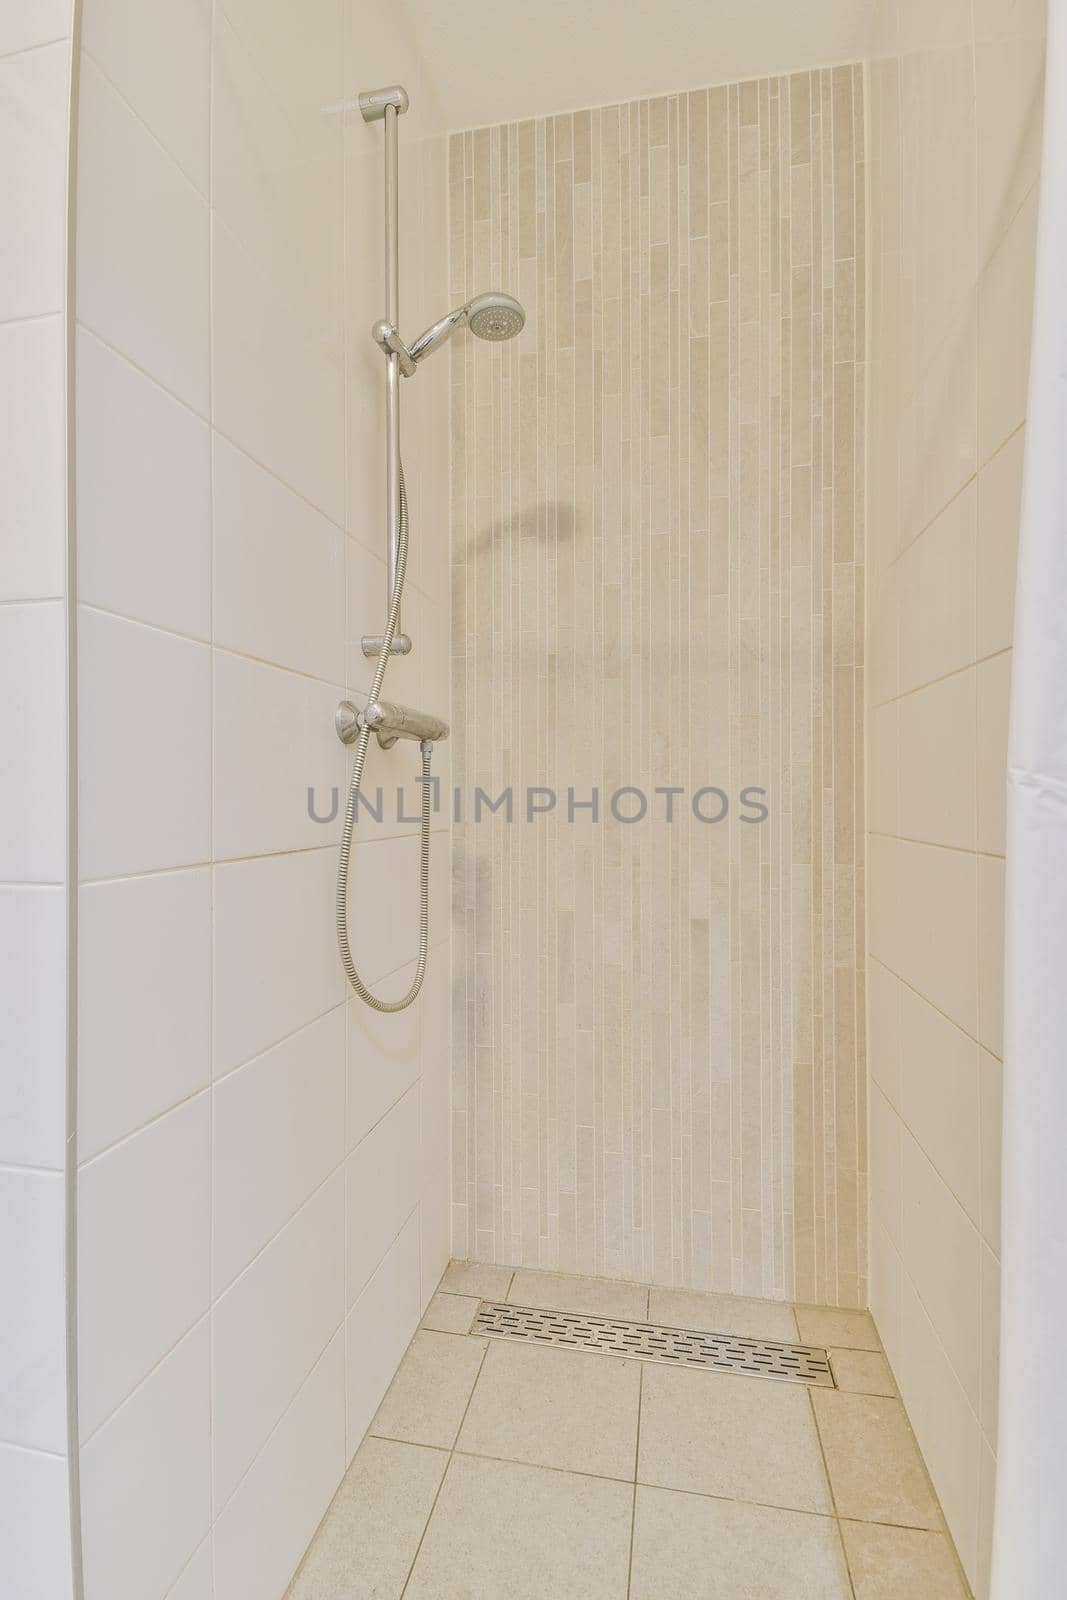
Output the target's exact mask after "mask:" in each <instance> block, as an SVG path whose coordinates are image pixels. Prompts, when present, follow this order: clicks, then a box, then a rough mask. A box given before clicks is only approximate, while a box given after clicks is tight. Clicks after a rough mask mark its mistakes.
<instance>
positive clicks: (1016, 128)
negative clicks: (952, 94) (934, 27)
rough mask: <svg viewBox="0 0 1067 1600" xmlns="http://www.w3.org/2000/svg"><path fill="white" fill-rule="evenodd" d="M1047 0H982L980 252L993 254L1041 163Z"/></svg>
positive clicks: (978, 22) (977, 71) (978, 55)
mask: <svg viewBox="0 0 1067 1600" xmlns="http://www.w3.org/2000/svg"><path fill="white" fill-rule="evenodd" d="M1046 14H1047V6H1046V5H1045V3H1044V0H976V3H975V7H974V34H975V42H974V76H975V98H976V106H977V124H978V176H979V185H978V203H979V233H978V253H979V259H980V260H981V261H986V260H988V258H989V255H990V254H991V252H992V250H993V249H994V248H995V246H996V244H997V241H998V240H999V239H1000V238H1001V236H1002V235H1003V233H1004V231H1005V229H1006V228H1007V227H1008V225H1009V224H1010V222H1011V220H1012V219H1013V218H1014V216H1015V215H1016V213H1017V211H1018V209H1019V206H1020V204H1021V203H1022V201H1023V199H1024V197H1025V196H1026V194H1027V193H1028V191H1029V190H1030V188H1031V187H1032V186H1033V184H1034V183H1035V182H1036V180H1037V177H1038V174H1039V171H1040V166H1041V130H1042V121H1043V116H1042V113H1043V109H1044V108H1043V104H1042V101H1043V90H1044V64H1045V22H1046Z"/></svg>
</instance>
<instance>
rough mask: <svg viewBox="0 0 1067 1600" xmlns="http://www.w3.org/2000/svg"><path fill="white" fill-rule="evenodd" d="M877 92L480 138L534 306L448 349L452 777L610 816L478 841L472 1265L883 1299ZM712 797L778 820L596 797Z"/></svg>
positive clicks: (470, 1035)
mask: <svg viewBox="0 0 1067 1600" xmlns="http://www.w3.org/2000/svg"><path fill="white" fill-rule="evenodd" d="M861 101H862V88H861V84H860V79H859V75H858V74H857V73H856V72H853V71H852V70H850V69H847V68H846V69H837V70H835V71H834V72H830V71H827V72H816V73H812V74H799V75H795V76H793V77H792V78H789V79H771V80H764V81H761V82H760V83H758V84H749V85H744V86H737V85H734V86H728V87H725V88H720V89H713V90H709V91H704V90H696V91H694V92H693V93H690V94H686V95H677V96H675V95H668V96H665V97H661V98H660V99H658V100H656V101H651V102H650V101H637V102H634V103H632V104H631V105H629V106H626V107H621V108H620V107H607V108H603V109H599V110H594V111H590V112H584V113H577V114H575V115H573V116H565V117H559V118H552V119H547V120H539V121H536V122H532V123H524V124H521V125H518V126H509V127H503V128H495V129H490V130H486V131H483V132H482V133H479V135H478V136H477V137H472V136H470V135H464V136H458V137H459V143H458V144H457V141H456V140H453V144H452V151H453V157H454V160H453V165H452V190H451V197H452V217H453V227H452V230H451V252H452V253H451V262H450V275H451V280H452V283H453V286H454V290H455V292H456V293H457V294H460V295H468V294H470V293H473V292H475V291H476V290H477V289H478V288H481V287H484V284H485V283H486V282H490V281H492V282H500V283H502V284H503V285H504V286H505V287H507V288H510V289H512V290H514V291H517V292H519V293H521V294H522V295H523V297H524V298H525V301H526V304H527V311H528V316H529V321H528V324H527V328H526V330H525V332H524V333H523V335H522V337H521V338H520V339H519V340H517V341H516V342H515V343H513V344H508V345H503V346H498V347H496V348H493V349H490V348H488V347H486V346H484V345H478V344H477V342H476V341H466V342H461V343H457V344H456V345H454V346H453V350H452V357H451V384H452V415H453V431H452V464H453V484H454V485H456V484H460V485H462V486H464V490H463V492H462V493H460V494H458V495H456V494H454V496H453V505H452V515H453V600H454V606H453V654H452V658H453V682H452V692H453V705H454V716H453V720H454V723H455V725H456V739H455V751H454V755H455V779H456V781H457V782H458V783H459V784H460V786H461V787H462V788H464V789H467V790H469V788H470V787H472V786H473V785H474V784H476V783H480V784H483V785H492V786H494V788H493V791H492V792H498V791H499V789H500V788H501V787H502V786H503V785H504V784H505V783H506V782H512V783H514V784H515V785H516V786H517V787H518V788H520V789H521V787H522V786H523V785H525V784H528V783H533V784H546V785H554V786H558V787H559V790H560V793H561V795H563V794H565V793H566V789H567V787H568V786H573V787H574V788H575V790H576V792H578V793H579V794H581V793H588V791H589V789H590V788H591V786H592V785H593V784H600V785H601V786H602V787H603V788H604V789H605V791H606V792H605V794H604V796H603V798H602V806H603V807H604V815H603V819H602V821H601V822H600V823H598V824H596V825H595V826H594V825H592V824H589V823H588V822H587V821H586V822H584V823H582V824H579V825H576V826H574V827H571V826H570V825H569V824H568V823H567V821H566V817H565V812H564V815H563V816H562V817H560V816H559V815H558V814H557V817H556V818H555V819H554V820H548V819H545V820H544V821H542V822H539V823H538V824H537V825H536V826H534V825H530V826H529V827H527V826H526V825H525V824H523V825H521V826H519V825H516V826H513V827H510V828H509V827H508V826H507V824H506V823H505V822H504V821H503V819H502V818H501V819H498V820H492V821H489V822H483V823H481V824H480V825H478V826H474V825H473V824H471V823H467V822H463V823H461V824H460V825H459V826H458V828H457V829H456V830H455V833H454V843H455V849H456V860H457V869H456V874H455V879H454V894H453V932H454V951H455V969H454V970H455V978H456V985H457V999H456V1005H455V1008H454V1016H453V1026H454V1041H455V1049H454V1056H453V1060H454V1104H455V1106H456V1115H455V1119H454V1122H455V1126H454V1146H453V1148H454V1155H455V1168H454V1203H455V1211H454V1221H455V1227H456V1230H457V1236H458V1242H457V1245H456V1248H458V1249H462V1250H463V1251H464V1252H465V1253H466V1254H468V1255H471V1256H473V1257H483V1258H486V1259H490V1260H496V1261H502V1260H503V1261H515V1262H519V1263H521V1264H522V1266H523V1267H525V1268H531V1269H533V1268H542V1269H545V1268H549V1269H551V1268H556V1269H564V1270H567V1271H579V1272H587V1273H596V1274H599V1275H601V1276H608V1277H614V1278H617V1279H621V1280H631V1281H638V1282H641V1281H644V1282H649V1281H652V1282H655V1283H656V1284H657V1285H661V1286H663V1287H670V1288H679V1289H701V1290H707V1289H714V1290H717V1291H730V1292H734V1293H741V1294H744V1295H747V1296H749V1297H759V1298H763V1299H767V1298H770V1299H777V1300H779V1301H789V1300H790V1299H792V1298H793V1297H794V1295H796V1294H800V1295H802V1296H803V1297H804V1298H806V1299H812V1300H814V1299H825V1300H828V1301H832V1302H836V1301H840V1302H842V1303H844V1304H855V1303H858V1302H859V1301H860V1300H861V1299H862V1297H863V1295H864V1294H865V1287H864V1285H865V1282H866V1246H865V1238H864V1233H865V1212H866V1137H865V1129H866V1110H865V1077H864V1073H865V1068H864V1064H863V1057H862V1035H863V1030H862V1029H861V1028H860V1027H858V1026H857V1015H858V1013H861V1012H862V1009H863V999H862V960H863V951H862V940H861V938H860V936H859V930H860V929H861V928H862V921H863V918H862V908H861V904H860V890H861V882H860V877H861V874H860V873H859V870H858V869H859V855H860V849H859V842H860V840H861V838H862V831H863V809H862V785H863V762H862V760H861V759H860V758H859V752H860V751H861V750H862V747H863V718H864V696H863V681H862V662H863V658H864V640H863V629H862V626H861V620H862V614H863V609H864V583H863V573H862V563H863V548H864V538H863V496H862V488H863V483H864V440H863V411H864V408H863V406H862V404H861V403H860V401H861V397H862V395H863V393H864V374H863V361H862V357H863V354H864V352H863V348H862V341H861V340H860V339H859V338H858V337H857V330H860V329H862V327H863V314H864V304H863V292H864V286H865V268H864V259H863V257H864V252H863V243H864V241H863V226H862V220H863V219H862V205H861V200H862V194H863V188H864V184H863V174H862V171H861V166H860V164H861V161H862V154H863V141H862V139H861V137H860V133H861V128H862V115H861V112H862V105H861ZM460 146H461V147H462V164H461V162H460V159H459V156H458V155H457V150H458V149H459V148H460ZM504 152H508V159H506V160H505V159H504ZM457 217H458V219H459V220H458V223H457ZM772 461H773V462H775V463H776V466H775V468H774V470H773V471H772V470H771V463H772ZM892 692H895V683H894V686H893V691H892ZM660 703H667V704H670V705H671V706H674V707H677V713H678V714H677V717H676V718H673V719H672V720H671V721H670V723H669V724H668V723H666V722H665V721H664V719H662V718H661V717H659V716H658V715H657V711H656V707H657V705H658V704H660ZM887 759H888V757H887ZM742 774H743V776H742ZM720 783H722V784H723V785H724V787H727V788H729V787H731V786H732V787H733V788H734V789H736V788H739V787H741V786H743V785H753V786H757V787H760V788H763V789H765V790H766V791H767V804H768V807H769V821H768V823H767V824H766V827H765V830H764V831H761V830H760V829H757V828H754V827H751V826H750V825H749V824H746V823H743V822H742V821H741V820H740V814H739V806H738V803H737V795H736V793H734V794H733V795H732V797H731V808H732V809H731V814H730V818H729V820H727V821H725V822H724V823H722V824H720V825H715V827H713V826H711V825H708V824H706V823H700V822H697V821H696V820H695V819H694V818H693V817H692V815H691V814H690V813H688V812H686V808H685V806H684V805H683V806H682V807H681V811H682V813H683V814H684V815H683V817H682V818H681V820H679V822H678V823H676V824H675V825H673V826H672V827H671V828H670V829H669V830H668V829H667V828H666V827H665V826H662V825H661V826H659V827H658V828H657V827H653V826H651V825H649V824H641V825H635V826H634V827H633V828H628V827H625V826H623V825H620V824H618V823H616V822H614V821H613V820H612V819H611V817H610V813H609V812H608V809H607V801H608V797H609V795H610V792H611V790H612V789H613V788H614V787H616V786H617V785H619V784H641V785H643V786H645V787H647V788H649V789H651V788H653V787H654V786H656V785H660V786H663V785H669V784H674V785H680V786H682V787H683V788H685V789H687V790H688V791H690V792H691V791H693V790H695V789H697V788H699V787H701V786H703V785H715V784H720ZM894 820H895V817H894V816H893V815H890V817H889V819H888V821H889V822H890V823H892V822H893V821H894ZM789 1018H792V1019H793V1023H792V1026H791V1025H790V1023H789V1021H788V1020H787V1019H789ZM446 1287H448V1284H446ZM456 1287H457V1288H458V1291H459V1292H463V1289H462V1287H460V1286H459V1285H458V1284H457V1285H456ZM471 1292H475V1291H471Z"/></svg>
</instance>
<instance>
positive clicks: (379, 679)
mask: <svg viewBox="0 0 1067 1600" xmlns="http://www.w3.org/2000/svg"><path fill="white" fill-rule="evenodd" d="M407 565H408V496H407V489H406V487H405V485H404V469H403V467H402V466H401V468H400V524H399V529H398V535H397V550H396V583H395V584H394V586H393V603H392V606H391V608H390V611H389V621H388V623H387V624H386V629H385V634H384V636H383V638H382V648H381V653H380V655H379V656H378V667H377V671H376V672H375V674H374V687H373V688H372V689H371V692H370V700H369V701H368V704H373V703H374V701H375V700H377V698H378V696H379V695H380V694H381V692H382V683H383V681H384V679H385V669H386V667H387V666H388V665H389V657H390V655H391V653H392V649H393V640H394V638H395V637H396V630H397V627H398V625H399V621H400V601H401V599H402V597H403V594H404V579H405V577H406V575H407ZM370 736H371V730H370V728H369V727H368V725H367V723H366V722H364V723H363V724H362V725H361V727H360V730H359V738H358V739H357V741H356V755H355V760H354V761H353V763H352V781H351V783H350V784H349V786H348V805H347V807H346V808H345V822H344V830H343V832H342V834H341V854H340V857H339V858H338V862H337V947H338V949H339V950H340V952H341V960H342V962H343V963H344V968H345V971H346V972H347V974H348V981H349V983H350V984H351V985H352V987H353V989H354V990H355V991H356V993H357V994H358V995H359V998H360V999H361V1000H363V1001H364V1002H365V1003H366V1004H367V1005H368V1006H372V1007H373V1009H374V1010H375V1011H403V1010H405V1009H406V1008H407V1007H408V1006H409V1005H410V1004H411V1002H412V1001H413V1000H414V999H415V997H416V995H417V994H418V992H419V990H420V989H421V988H422V980H423V978H424V977H425V976H426V947H427V943H428V930H429V915H428V913H429V901H430V756H431V753H432V751H433V745H432V744H431V743H430V741H429V739H424V740H422V742H421V744H420V746H419V748H420V749H421V751H422V833H421V843H420V855H419V959H418V964H417V966H416V968H415V976H414V978H413V979H412V982H411V988H410V989H409V990H408V992H407V994H405V995H402V996H401V998H400V999H399V1000H382V999H380V998H379V997H378V995H376V994H374V993H373V992H372V990H370V989H369V988H368V987H367V985H366V984H365V983H364V981H363V979H362V978H361V977H360V975H359V973H358V971H357V970H356V963H355V962H354V961H353V959H352V947H351V944H350V943H349V938H348V869H349V864H350V862H351V857H352V834H353V831H354V829H355V826H356V812H357V810H358V808H359V796H360V790H361V788H362V785H363V768H364V765H365V764H366V760H367V745H368V744H369V742H370Z"/></svg>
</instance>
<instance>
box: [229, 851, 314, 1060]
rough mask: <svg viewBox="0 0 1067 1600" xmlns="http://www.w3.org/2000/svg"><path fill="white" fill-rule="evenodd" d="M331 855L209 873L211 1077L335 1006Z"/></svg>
mask: <svg viewBox="0 0 1067 1600" xmlns="http://www.w3.org/2000/svg"><path fill="white" fill-rule="evenodd" d="M336 872H337V857H336V852H334V851H332V850H311V851H304V852H301V853H300V854H297V855H291V856H268V857H264V858H262V859H260V860H256V861H238V862H231V863H227V864H224V865H222V866H219V867H216V868H215V969H214V970H215V980H214V993H215V1071H216V1073H222V1072H225V1071H227V1070H228V1069H229V1068H230V1067H235V1066H237V1065H238V1064H239V1063H240V1062H242V1061H247V1060H248V1059H249V1058H250V1057H251V1056H254V1055H259V1054H260V1053H261V1051H263V1050H266V1049H269V1047H270V1046H271V1045H273V1044H276V1043H277V1042H278V1040H279V1039H282V1038H284V1037H285V1035H287V1034H290V1033H293V1032H295V1031H296V1029H297V1028H302V1027H304V1025H305V1024H306V1023H308V1022H311V1021H313V1020H314V1018H315V1017H318V1016H321V1015H322V1013H323V1012H324V1011H328V1010H329V1009H330V1008H331V1007H332V1006H335V1005H338V1004H340V1002H341V1000H342V999H343V998H344V992H345V991H344V971H343V969H342V967H341V965H340V962H339V961H338V959H337V950H336V944H335V940H334V925H333V899H334V889H335V887H336Z"/></svg>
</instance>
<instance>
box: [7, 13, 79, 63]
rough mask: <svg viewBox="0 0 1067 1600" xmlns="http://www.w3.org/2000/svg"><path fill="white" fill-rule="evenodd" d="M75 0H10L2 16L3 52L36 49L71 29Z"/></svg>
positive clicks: (11, 52)
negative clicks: (36, 46) (72, 9)
mask: <svg viewBox="0 0 1067 1600" xmlns="http://www.w3.org/2000/svg"><path fill="white" fill-rule="evenodd" d="M72 3H73V0H8V3H7V4H6V5H5V6H4V10H3V15H2V16H0V56H6V55H12V54H14V52H15V51H16V50H32V49H33V48H34V46H35V45H41V44H48V43H49V42H50V41H51V40H53V39H61V38H64V37H65V36H66V35H67V34H69V33H70V24H71V7H72Z"/></svg>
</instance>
